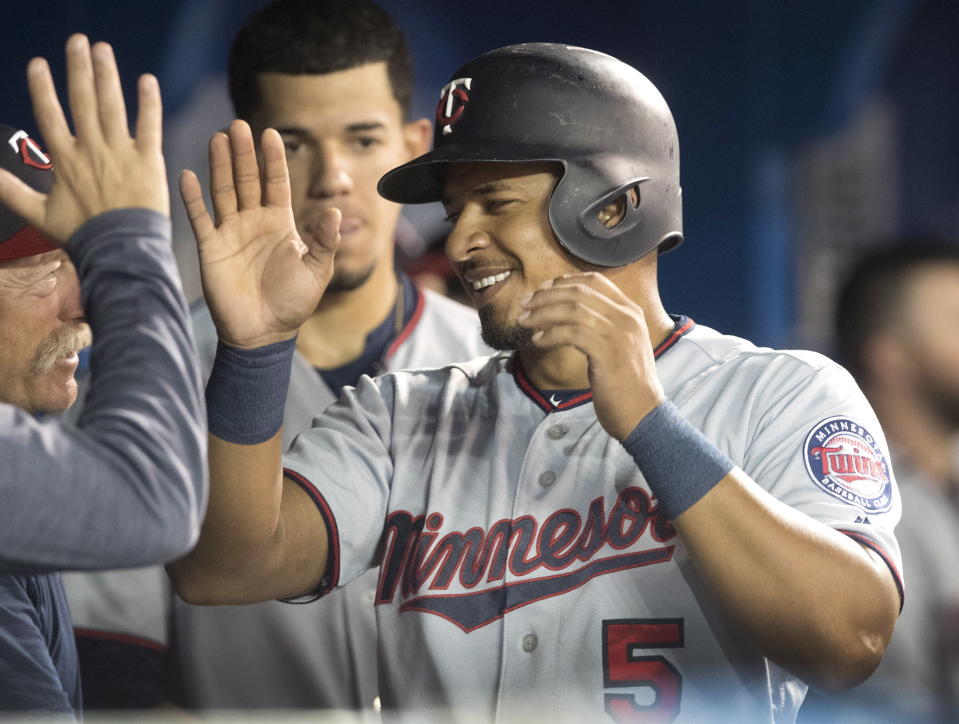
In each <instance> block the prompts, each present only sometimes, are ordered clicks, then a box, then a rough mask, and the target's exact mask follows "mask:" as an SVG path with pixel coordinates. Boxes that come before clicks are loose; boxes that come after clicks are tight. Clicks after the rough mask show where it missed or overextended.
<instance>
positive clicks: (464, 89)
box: [436, 78, 473, 136]
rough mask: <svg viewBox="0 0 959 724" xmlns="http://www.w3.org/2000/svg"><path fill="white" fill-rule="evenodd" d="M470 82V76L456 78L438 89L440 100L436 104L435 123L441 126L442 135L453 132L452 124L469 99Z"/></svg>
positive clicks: (461, 113) (458, 117) (471, 80)
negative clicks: (441, 88)
mask: <svg viewBox="0 0 959 724" xmlns="http://www.w3.org/2000/svg"><path fill="white" fill-rule="evenodd" d="M472 82H473V79H472V78H457V79H456V80H451V81H450V82H449V83H447V84H446V85H444V86H443V90H441V91H440V102H439V104H438V105H437V106H436V125H438V126H442V127H443V135H444V136H448V135H449V134H451V133H452V132H453V124H455V123H456V122H457V121H458V120H459V119H460V116H462V115H463V109H464V108H466V104H467V103H469V100H470V94H469V90H470V85H471V84H472Z"/></svg>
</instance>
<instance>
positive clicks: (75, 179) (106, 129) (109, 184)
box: [0, 35, 170, 241]
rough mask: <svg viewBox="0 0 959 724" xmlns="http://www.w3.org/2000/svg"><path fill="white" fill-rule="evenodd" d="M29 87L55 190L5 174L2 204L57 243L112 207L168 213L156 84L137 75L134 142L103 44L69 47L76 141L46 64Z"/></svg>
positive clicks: (33, 68)
mask: <svg viewBox="0 0 959 724" xmlns="http://www.w3.org/2000/svg"><path fill="white" fill-rule="evenodd" d="M27 84H28V85H29V88H30V98H31V100H32V101H33V115H34V117H35V118H36V121H37V126H38V127H39V129H40V133H41V135H42V136H43V142H44V144H45V145H46V147H47V150H48V151H49V152H50V156H51V158H52V160H53V164H54V168H53V186H52V187H51V188H50V192H49V193H47V194H44V193H41V192H39V191H36V190H35V189H32V188H30V187H29V186H27V185H26V184H25V183H24V182H23V181H21V180H20V179H18V178H16V177H15V176H13V175H12V174H10V173H8V172H6V171H3V172H2V173H0V201H2V202H3V203H5V204H7V205H8V206H9V207H10V208H11V209H13V210H14V211H15V212H16V213H18V214H19V215H20V216H22V217H23V218H24V219H26V220H27V221H28V222H29V223H30V224H31V225H32V226H34V227H36V228H38V229H40V230H41V231H43V232H44V233H46V234H47V235H48V236H50V237H53V238H54V239H58V240H60V241H66V240H67V239H69V238H70V236H71V235H72V234H73V232H74V231H76V230H77V228H79V227H80V225H82V224H83V223H84V222H85V221H87V219H91V218H93V217H94V216H97V215H98V214H101V213H103V212H104V211H109V210H111V209H119V208H125V207H134V206H136V207H141V208H148V209H153V210H154V211H159V212H160V213H162V214H167V215H169V213H170V198H169V192H168V191H167V183H166V168H165V167H164V165H163V154H162V152H161V149H160V140H161V139H160V134H161V115H162V112H161V108H160V87H159V86H158V85H157V81H156V78H154V77H153V76H152V75H144V76H141V77H140V82H139V86H138V92H139V96H138V102H139V104H138V113H137V124H136V138H131V137H130V131H129V128H128V127H127V111H126V105H125V103H124V100H123V91H122V90H121V88H120V76H119V73H118V72H117V64H116V60H115V59H114V57H113V49H112V48H111V47H110V46H109V45H107V44H106V43H96V44H95V45H94V46H93V48H92V51H91V48H90V43H89V41H88V40H87V38H86V36H85V35H73V36H71V37H70V39H69V40H68V41H67V91H68V94H69V98H70V113H71V115H72V117H73V125H74V126H75V128H76V132H77V133H76V136H74V135H73V134H71V133H70V128H69V126H68V125H67V121H66V118H65V117H64V115H63V108H62V107H61V105H60V100H59V98H58V97H57V91H56V87H55V86H54V85H53V79H52V78H51V77H50V67H49V66H48V65H47V62H46V61H45V60H44V59H43V58H34V59H33V60H31V61H30V63H29V65H28V66H27ZM0 171H2V169H0Z"/></svg>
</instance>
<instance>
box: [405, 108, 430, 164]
mask: <svg viewBox="0 0 959 724" xmlns="http://www.w3.org/2000/svg"><path fill="white" fill-rule="evenodd" d="M432 137H433V124H432V123H430V121H429V119H428V118H417V119H416V120H415V121H410V122H409V123H404V124H403V142H404V143H405V144H406V152H407V153H408V154H409V158H411V159H413V158H416V157H417V156H422V155H423V154H424V153H426V152H427V151H429V150H430V139H431V138H432Z"/></svg>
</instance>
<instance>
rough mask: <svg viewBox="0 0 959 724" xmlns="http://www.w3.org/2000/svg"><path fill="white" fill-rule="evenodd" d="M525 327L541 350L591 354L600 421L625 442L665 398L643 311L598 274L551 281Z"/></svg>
mask: <svg viewBox="0 0 959 724" xmlns="http://www.w3.org/2000/svg"><path fill="white" fill-rule="evenodd" d="M524 306H525V310H526V311H527V312H528V313H529V314H528V316H526V317H523V316H522V315H521V317H520V320H519V321H520V324H521V325H523V326H524V327H531V328H533V329H534V330H536V331H535V332H534V333H533V344H535V345H536V346H537V347H540V348H548V347H556V346H560V345H570V346H572V347H575V348H576V349H578V350H579V351H580V352H582V353H583V354H585V355H586V358H587V360H588V364H589V368H588V369H589V385H590V388H591V389H592V392H593V406H594V407H595V409H596V417H597V418H598V419H599V421H600V423H601V424H602V426H603V427H604V428H605V429H606V431H607V432H608V433H609V434H610V435H612V436H613V437H615V438H617V439H618V440H624V439H625V438H626V437H627V436H628V435H629V433H631V432H632V431H633V428H634V427H636V425H637V424H638V423H639V421H640V420H642V419H643V418H644V417H645V416H646V415H647V414H649V413H650V412H652V410H653V409H654V408H655V407H656V406H657V405H659V403H661V402H662V401H663V400H664V399H665V398H666V395H665V393H664V392H663V386H662V384H661V383H660V381H659V376H658V375H657V374H656V359H655V356H654V355H653V345H652V343H651V341H650V337H649V327H648V326H647V324H646V317H645V315H644V314H643V310H642V308H641V307H640V306H639V305H638V304H636V303H635V302H634V301H632V300H631V299H630V298H629V297H627V296H626V295H625V294H624V293H623V292H622V291H621V290H620V289H619V287H617V286H616V285H615V284H614V283H613V282H612V281H610V280H609V279H608V278H607V277H605V276H604V275H602V274H598V273H596V272H584V273H581V274H567V275H564V276H562V277H560V278H558V279H553V280H552V281H549V282H547V283H546V284H544V285H543V286H541V287H540V288H539V289H537V290H536V292H535V293H534V294H533V295H532V297H531V298H530V299H529V300H528V301H527V302H526V304H525V305H524Z"/></svg>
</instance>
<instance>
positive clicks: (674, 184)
mask: <svg viewBox="0 0 959 724" xmlns="http://www.w3.org/2000/svg"><path fill="white" fill-rule="evenodd" d="M458 161H468V162H472V161H555V162H558V163H559V164H561V165H562V166H563V173H562V177H561V178H560V180H559V182H558V183H557V185H556V188H555V189H554V190H553V195H552V197H551V198H550V203H549V220H550V224H551V225H552V228H553V232H554V234H555V235H556V237H557V239H558V240H559V242H560V243H561V244H562V245H563V246H564V247H565V248H566V249H567V250H568V251H569V252H570V253H571V254H573V255H574V256H576V257H578V258H580V259H582V260H584V261H587V262H589V263H591V264H597V265H599V266H606V267H616V266H623V265H625V264H629V263H630V262H633V261H635V260H636V259H639V258H640V257H642V256H644V255H646V254H647V253H649V252H650V251H652V250H653V249H657V248H658V249H660V250H661V251H667V250H668V249H671V248H673V247H675V246H676V245H677V244H679V243H680V242H681V241H682V239H683V231H682V230H683V224H682V199H681V195H680V194H681V190H680V186H679V142H678V139H677V136H676V125H675V124H674V123H673V117H672V114H671V113H670V112H669V107H668V106H667V105H666V101H665V100H664V99H663V97H662V95H661V94H660V92H659V91H658V90H656V87H655V86H653V84H652V83H650V82H649V80H648V79H647V78H646V77H645V76H644V75H643V74H642V73H640V72H639V71H637V70H636V69H635V68H632V67H630V66H628V65H626V64H625V63H623V62H621V61H619V60H617V59H615V58H613V57H611V56H609V55H605V54H603V53H599V52H596V51H594V50H587V49H586V48H577V47H572V46H568V45H558V44H553V43H525V44H522V45H510V46H507V47H505V48H499V49H497V50H493V51H491V52H489V53H486V54H484V55H481V56H480V57H478V58H476V59H474V60H472V61H470V62H469V63H467V64H466V65H464V66H463V67H462V68H460V69H459V70H458V71H456V73H455V74H454V75H453V77H452V79H451V80H450V82H449V83H447V84H446V86H444V88H443V90H442V92H441V94H440V103H439V106H438V107H437V110H436V128H435V130H434V136H433V150H432V151H430V152H429V153H426V154H424V155H423V156H420V157H419V158H416V159H414V160H412V161H410V162H409V163H407V164H404V165H403V166H400V167H398V168H395V169H393V170H392V171H389V172H388V173H387V174H386V175H385V176H383V178H382V179H380V183H379V191H380V194H382V195H383V196H384V197H386V198H387V199H390V200H392V201H397V202H400V203H407V204H416V203H425V202H428V201H438V200H440V198H441V196H442V192H443V184H444V177H445V173H444V170H445V168H446V165H447V164H449V163H454V162H458ZM630 189H635V191H636V193H637V199H636V201H635V202H632V201H630V202H629V203H627V204H626V215H625V217H624V218H623V220H622V221H621V222H620V223H618V224H616V225H615V226H614V227H613V228H607V227H606V226H605V225H604V224H603V223H601V222H600V221H599V220H598V219H597V213H598V212H599V211H600V210H601V209H602V208H603V207H605V206H606V205H608V204H609V203H610V202H612V201H614V200H616V199H617V198H619V197H620V196H622V195H623V194H625V193H627V192H628V191H629V190H630Z"/></svg>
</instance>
